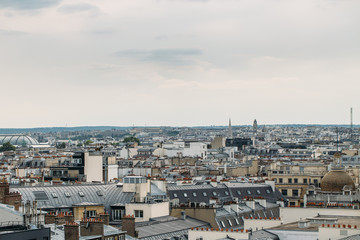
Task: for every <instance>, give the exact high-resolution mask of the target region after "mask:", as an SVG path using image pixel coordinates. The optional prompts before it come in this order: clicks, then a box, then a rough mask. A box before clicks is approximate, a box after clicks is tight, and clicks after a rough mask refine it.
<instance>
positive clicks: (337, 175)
mask: <svg viewBox="0 0 360 240" xmlns="http://www.w3.org/2000/svg"><path fill="white" fill-rule="evenodd" d="M346 185H347V186H348V187H349V188H350V189H351V190H354V189H355V184H354V182H353V180H352V179H351V177H350V176H349V174H347V172H345V171H344V170H342V169H334V170H331V171H330V172H328V173H327V174H325V176H324V177H323V179H322V180H321V182H320V187H321V191H327V192H342V190H343V188H344V186H346Z"/></svg>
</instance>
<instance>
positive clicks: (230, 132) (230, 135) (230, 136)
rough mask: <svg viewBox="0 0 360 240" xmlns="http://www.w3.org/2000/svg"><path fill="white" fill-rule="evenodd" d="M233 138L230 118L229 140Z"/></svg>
mask: <svg viewBox="0 0 360 240" xmlns="http://www.w3.org/2000/svg"><path fill="white" fill-rule="evenodd" d="M232 137H233V132H232V127H231V118H229V138H232Z"/></svg>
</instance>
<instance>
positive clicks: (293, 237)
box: [267, 229, 319, 240]
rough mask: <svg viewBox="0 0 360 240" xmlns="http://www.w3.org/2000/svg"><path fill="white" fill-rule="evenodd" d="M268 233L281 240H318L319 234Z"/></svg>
mask: <svg viewBox="0 0 360 240" xmlns="http://www.w3.org/2000/svg"><path fill="white" fill-rule="evenodd" d="M267 231H269V232H271V233H274V234H276V235H278V236H279V239H280V240H318V239H319V233H318V232H317V231H315V232H306V231H291V230H276V229H274V230H273V229H267Z"/></svg>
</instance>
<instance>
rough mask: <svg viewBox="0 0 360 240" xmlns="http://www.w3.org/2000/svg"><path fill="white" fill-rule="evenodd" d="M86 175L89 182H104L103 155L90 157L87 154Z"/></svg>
mask: <svg viewBox="0 0 360 240" xmlns="http://www.w3.org/2000/svg"><path fill="white" fill-rule="evenodd" d="M84 174H85V175H86V181H87V182H93V181H98V182H102V180H103V177H102V176H103V158H102V156H101V155H90V154H89V153H88V152H86V153H85V168H84Z"/></svg>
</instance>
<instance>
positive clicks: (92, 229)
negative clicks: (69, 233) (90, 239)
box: [80, 218, 104, 236]
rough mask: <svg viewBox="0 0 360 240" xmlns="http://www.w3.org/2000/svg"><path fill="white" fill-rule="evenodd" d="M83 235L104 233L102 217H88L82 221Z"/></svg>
mask: <svg viewBox="0 0 360 240" xmlns="http://www.w3.org/2000/svg"><path fill="white" fill-rule="evenodd" d="M80 235H81V236H96V235H100V236H103V235H104V222H103V221H102V219H100V218H97V219H95V218H87V219H82V220H81V221H80Z"/></svg>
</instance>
